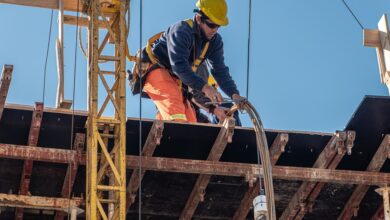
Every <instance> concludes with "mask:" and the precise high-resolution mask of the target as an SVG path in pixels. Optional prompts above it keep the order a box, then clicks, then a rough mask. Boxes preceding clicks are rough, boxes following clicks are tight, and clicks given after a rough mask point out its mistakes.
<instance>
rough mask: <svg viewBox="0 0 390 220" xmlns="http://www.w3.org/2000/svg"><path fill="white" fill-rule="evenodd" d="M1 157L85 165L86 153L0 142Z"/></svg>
mask: <svg viewBox="0 0 390 220" xmlns="http://www.w3.org/2000/svg"><path fill="white" fill-rule="evenodd" d="M0 157H3V158H9V159H17V160H34V161H41V162H49V163H61V164H67V163H69V161H77V163H79V164H83V165H85V158H86V156H85V153H84V154H83V155H81V157H82V158H81V157H80V155H78V154H77V152H76V151H75V150H64V149H57V148H46V147H34V146H24V145H14V144H0Z"/></svg>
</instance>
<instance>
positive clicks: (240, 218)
mask: <svg viewBox="0 0 390 220" xmlns="http://www.w3.org/2000/svg"><path fill="white" fill-rule="evenodd" d="M287 142H288V134H285V133H279V134H278V136H276V138H275V140H274V142H273V143H272V145H271V148H270V157H271V164H272V166H275V164H276V162H277V161H278V159H279V157H280V155H281V154H282V153H283V152H284V149H285V147H286V144H287ZM249 183H251V182H249ZM259 193H260V183H259V181H257V182H256V183H255V185H254V186H251V184H250V187H249V189H248V191H247V192H246V193H245V195H244V197H243V199H242V200H241V204H240V207H239V208H238V209H237V210H236V212H235V213H234V216H233V219H234V220H244V219H246V216H247V215H248V212H249V210H250V208H251V207H252V202H253V199H255V197H256V196H257V195H259Z"/></svg>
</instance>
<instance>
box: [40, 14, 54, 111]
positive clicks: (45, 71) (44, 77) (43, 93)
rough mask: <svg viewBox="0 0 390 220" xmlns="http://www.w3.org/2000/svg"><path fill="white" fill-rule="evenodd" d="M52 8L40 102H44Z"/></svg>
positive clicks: (51, 17) (51, 16)
mask: <svg viewBox="0 0 390 220" xmlns="http://www.w3.org/2000/svg"><path fill="white" fill-rule="evenodd" d="M53 11H54V10H53V9H52V10H51V15H50V27H49V37H48V38H49V39H48V41H47V48H46V58H45V66H44V70H43V91H42V103H43V104H45V93H46V75H47V74H46V73H47V61H48V58H49V51H50V41H51V29H52V24H53Z"/></svg>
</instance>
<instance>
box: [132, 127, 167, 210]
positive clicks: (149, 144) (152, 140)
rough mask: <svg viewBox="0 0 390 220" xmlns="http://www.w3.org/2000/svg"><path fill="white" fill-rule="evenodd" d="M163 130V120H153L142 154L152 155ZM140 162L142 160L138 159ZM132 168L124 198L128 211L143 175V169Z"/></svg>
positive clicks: (158, 143)
mask: <svg viewBox="0 0 390 220" xmlns="http://www.w3.org/2000/svg"><path fill="white" fill-rule="evenodd" d="M163 130H164V122H162V121H155V122H154V123H153V126H152V128H151V129H150V131H149V134H148V137H147V139H146V142H145V144H144V147H143V149H142V156H148V157H150V156H153V153H154V151H155V149H156V147H157V145H160V141H161V138H162V133H163ZM140 162H141V163H142V160H140ZM139 171H140V170H139V169H134V170H133V173H132V174H131V177H130V180H129V183H128V184H127V190H126V191H127V198H126V210H127V211H128V210H129V209H130V207H131V205H132V204H133V203H134V201H135V198H136V193H137V191H138V188H139V184H140V182H141V181H142V178H143V177H144V175H145V170H141V172H139Z"/></svg>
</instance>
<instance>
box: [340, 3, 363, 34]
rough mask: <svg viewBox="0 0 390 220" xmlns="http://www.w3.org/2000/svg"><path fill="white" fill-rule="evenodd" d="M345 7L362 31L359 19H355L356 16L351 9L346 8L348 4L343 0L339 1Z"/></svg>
mask: <svg viewBox="0 0 390 220" xmlns="http://www.w3.org/2000/svg"><path fill="white" fill-rule="evenodd" d="M341 1H342V2H343V3H344V5H345V7H346V8H347V9H348V11H349V13H350V14H351V15H352V16H353V17H354V18H355V21H356V22H357V23H358V24H359V26H360V28H361V29H362V30H363V29H364V27H363V25H362V23H360V21H359V19H358V18H357V17H356V15H355V14H354V13H353V11H352V10H351V8H350V7H349V6H348V4H347V3H346V2H345V0H341Z"/></svg>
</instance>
